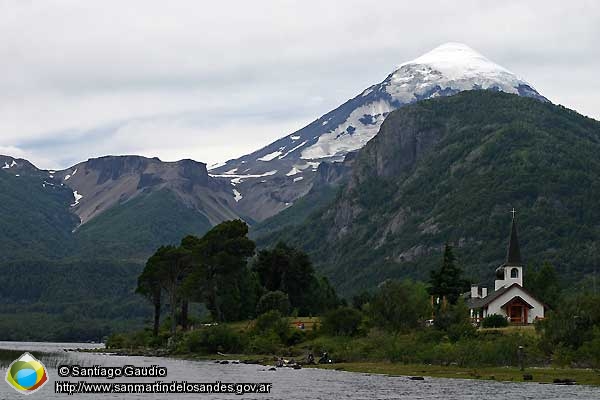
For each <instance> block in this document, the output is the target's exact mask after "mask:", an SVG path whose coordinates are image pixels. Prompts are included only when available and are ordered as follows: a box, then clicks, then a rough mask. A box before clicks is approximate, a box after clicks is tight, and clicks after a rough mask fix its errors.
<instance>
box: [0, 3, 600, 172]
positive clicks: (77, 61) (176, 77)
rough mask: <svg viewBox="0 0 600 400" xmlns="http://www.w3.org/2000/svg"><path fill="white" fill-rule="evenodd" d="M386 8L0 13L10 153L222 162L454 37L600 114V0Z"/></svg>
mask: <svg viewBox="0 0 600 400" xmlns="http://www.w3.org/2000/svg"><path fill="white" fill-rule="evenodd" d="M373 4H375V3H368V2H365V1H343V2H342V1H339V2H334V1H330V2H322V1H321V2H318V1H253V2H248V1H229V2H197V1H170V2H164V1H148V0H145V1H142V0H139V1H127V2H120V1H101V2H100V1H97V2H91V1H89V2H79V1H74V0H73V1H66V0H64V1H58V0H56V1H52V0H48V1H44V2H29V1H20V0H16V1H0V60H2V63H0V93H2V95H1V96H0V151H1V152H3V153H11V154H13V155H16V156H22V157H28V158H30V159H31V160H32V161H33V162H34V163H36V164H38V165H40V166H42V167H47V168H50V167H52V168H59V167H66V166H68V165H70V164H72V163H74V162H76V161H80V160H84V159H86V158H88V157H93V156H99V155H103V154H126V153H130V154H131V153H138V154H143V155H148V156H159V157H161V158H162V159H166V160H174V159H180V158H186V157H191V158H194V159H197V160H200V161H204V162H207V163H214V162H218V161H224V160H226V159H229V158H233V157H237V156H240V155H242V154H245V153H248V152H250V151H253V150H255V149H257V148H259V147H262V146H263V145H265V144H267V143H268V142H269V141H271V140H273V139H276V138H278V137H281V136H283V135H286V134H288V133H291V132H292V131H294V130H296V129H299V128H301V127H302V126H303V125H304V124H306V123H308V122H310V121H311V120H313V119H315V118H317V117H319V116H320V115H322V114H324V113H325V112H327V111H329V110H330V109H332V108H334V107H336V106H337V105H339V104H340V103H342V102H343V101H345V100H347V99H348V98H351V97H353V96H354V95H356V94H358V93H360V92H361V91H362V90H363V89H364V88H366V87H367V86H370V85H371V84H374V83H376V82H379V81H381V80H383V79H384V78H385V76H386V75H387V74H388V73H390V72H391V71H392V70H393V69H394V66H395V65H398V64H400V63H402V62H404V61H407V60H410V59H412V58H416V57H417V56H419V55H421V54H422V53H424V52H426V51H428V50H430V49H431V48H433V47H435V46H437V45H439V44H441V43H444V42H448V41H459V42H464V43H466V44H468V45H470V46H471V47H473V48H475V49H476V50H477V51H479V52H481V53H482V54H484V55H486V56H487V57H488V58H490V59H492V60H494V61H495V62H497V63H499V64H501V65H503V66H505V67H506V68H508V69H510V70H512V71H513V72H515V73H517V74H518V75H519V76H521V77H522V78H523V79H525V80H527V81H529V82H530V83H531V84H533V85H534V86H535V87H536V88H537V89H538V91H540V92H541V93H542V94H544V95H545V96H546V97H548V98H549V99H551V100H552V101H553V102H555V103H560V104H563V105H565V106H567V107H569V108H573V109H575V110H577V111H579V112H580V113H582V114H585V115H589V116H591V117H594V118H596V119H599V118H600V111H598V110H599V106H600V99H599V97H598V93H599V89H600V87H599V86H600V83H599V80H598V79H597V71H600V54H599V52H598V51H597V43H595V42H597V40H598V38H600V6H599V5H598V3H597V2H593V1H572V2H569V3H565V2H562V1H530V2H522V1H504V2H498V3H492V2H481V1H460V2H443V1H429V2H421V3H420V4H414V2H398V1H379V2H377V3H376V5H373Z"/></svg>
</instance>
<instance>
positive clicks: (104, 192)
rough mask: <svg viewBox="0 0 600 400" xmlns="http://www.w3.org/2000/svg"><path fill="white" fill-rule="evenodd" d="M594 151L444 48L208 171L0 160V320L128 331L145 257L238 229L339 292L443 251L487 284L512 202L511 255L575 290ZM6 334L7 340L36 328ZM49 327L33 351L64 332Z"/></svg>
mask: <svg viewBox="0 0 600 400" xmlns="http://www.w3.org/2000/svg"><path fill="white" fill-rule="evenodd" d="M599 143H600V128H599V123H598V122H597V121H594V120H592V119H589V118H585V117H583V116H581V115H579V114H577V113H576V112H574V111H572V110H568V109H566V108H564V107H561V106H556V105H553V104H552V103H550V102H549V101H548V100H547V99H546V98H545V97H544V96H543V95H541V94H540V93H538V91H536V90H535V89H534V88H533V87H532V86H531V85H530V84H529V83H527V82H526V81H525V80H523V79H521V78H519V77H517V76H516V75H515V74H513V73H511V72H510V71H508V70H506V69H505V68H503V67H501V66H499V65H497V64H495V63H493V62H491V61H490V60H488V59H486V58H485V57H483V56H482V55H481V54H479V53H477V52H476V51H474V50H472V49H470V48H469V47H467V46H465V45H462V44H457V43H448V44H445V45H442V46H440V47H437V48H435V49H433V50H432V51H430V52H429V53H426V54H425V55H423V56H421V57H418V58H416V59H415V60H412V61H409V62H406V63H403V64H401V65H400V66H399V67H398V68H397V69H396V70H395V71H394V72H392V73H391V74H389V75H388V76H387V77H386V78H385V79H384V80H383V81H382V82H381V83H378V84H375V85H372V86H370V87H369V88H367V89H365V90H363V91H362V92H361V93H360V94H359V95H357V96H356V97H354V98H353V99H350V100H348V101H347V102H345V103H344V104H342V105H341V106H339V107H338V108H336V109H334V110H332V111H330V112H328V113H326V114H324V115H323V116H322V117H320V118H318V119H316V120H315V121H313V122H312V123H310V124H309V125H307V126H306V127H304V128H302V129H300V130H298V131H296V132H294V133H292V134H289V135H287V136H285V137H283V138H281V139H279V140H277V141H275V142H273V143H272V144H269V145H267V146H265V147H263V148H262V149H260V150H257V151H255V152H253V153H251V154H248V155H245V156H243V157H240V158H238V159H235V160H230V161H227V162H225V163H223V164H222V165H215V166H212V167H210V168H208V169H207V166H206V165H205V164H204V163H201V162H197V161H193V160H180V161H177V162H163V161H161V160H159V159H158V158H146V157H141V156H135V155H130V156H106V157H100V158H95V159H89V160H87V161H84V162H81V163H78V164H76V165H73V166H72V167H69V168H66V169H64V170H42V169H38V168H36V167H35V166H34V165H33V164H32V163H30V162H29V161H27V160H24V159H18V158H13V157H11V156H0V189H1V190H0V204H2V207H0V217H1V218H2V219H1V221H3V222H2V225H1V228H2V229H0V238H1V239H2V241H1V242H0V250H2V251H0V273H1V274H0V276H2V278H0V288H2V290H0V300H2V304H3V306H1V307H0V315H2V316H3V318H4V317H6V318H5V321H13V319H14V318H16V317H15V315H17V314H18V313H24V314H26V315H34V314H35V315H36V316H38V317H39V318H40V319H43V320H44V321H45V324H47V325H48V326H61V327H62V324H63V322H64V321H63V319H64V314H65V310H66V309H68V310H70V313H69V315H88V314H89V318H90V320H89V323H88V324H87V326H88V327H89V329H91V330H87V331H85V330H84V331H82V332H79V333H77V334H75V335H74V336H70V337H68V338H69V339H78V338H84V337H89V336H90V335H96V337H97V336H98V335H101V334H103V333H105V332H106V331H107V330H110V327H111V326H114V321H115V320H119V318H121V319H123V320H136V321H140V318H142V316H144V315H146V311H147V310H146V309H145V306H144V305H143V301H142V300H141V299H138V298H135V299H134V297H135V296H133V287H134V285H135V278H136V276H137V274H139V272H140V270H141V268H142V265H143V263H144V262H145V260H146V259H147V258H148V256H149V255H150V254H152V252H153V251H154V250H155V249H156V248H157V247H158V246H160V245H162V244H168V243H178V242H179V241H180V239H181V238H182V237H183V236H185V235H187V234H196V235H201V234H203V233H204V232H206V231H207V230H208V229H210V227H211V226H214V225H215V224H217V223H219V222H221V221H224V220H230V219H236V218H242V219H244V220H245V221H247V222H248V223H249V224H250V225H251V234H252V236H253V238H254V239H256V240H257V242H258V244H259V245H260V246H268V245H272V244H274V243H275V242H277V241H279V240H285V241H287V242H289V243H291V244H294V245H296V246H299V247H302V248H303V249H304V250H306V251H307V252H308V253H309V254H310V255H311V257H312V259H313V261H314V263H315V264H316V266H317V268H318V269H319V271H320V272H321V273H323V274H325V275H326V276H327V277H328V278H330V280H331V281H332V282H333V283H334V284H335V286H336V287H337V288H338V289H339V290H340V291H341V293H342V294H344V295H351V294H353V293H356V292H357V291H359V290H361V289H368V288H370V287H373V286H374V285H377V284H378V283H380V282H381V281H383V280H385V279H387V278H394V277H406V276H411V277H415V278H420V279H424V278H426V277H427V274H428V271H429V270H430V269H431V268H432V267H433V266H434V265H435V263H436V262H437V258H438V256H439V250H440V248H441V246H443V244H444V243H445V242H446V241H450V242H452V243H454V244H455V245H456V247H458V253H459V258H460V261H461V263H463V264H464V265H465V266H466V268H467V271H468V273H469V274H470V275H471V277H472V278H473V280H475V281H477V280H485V279H487V278H486V277H488V275H490V274H489V271H490V268H492V267H494V266H495V264H496V263H499V262H500V261H501V259H502V254H503V252H504V250H505V249H504V241H505V238H506V234H507V229H508V221H509V220H508V219H507V218H508V217H507V215H508V210H510V209H511V208H512V207H515V208H517V210H518V211H519V213H520V214H519V224H520V225H521V226H522V230H523V231H522V234H521V236H520V237H521V238H522V240H523V243H522V248H523V253H524V256H525V257H526V258H527V259H529V260H532V261H535V262H541V261H543V260H550V261H552V262H554V263H555V264H557V266H558V268H559V270H560V271H561V272H562V273H563V274H565V275H566V276H568V277H569V279H571V280H573V281H575V280H577V279H582V278H584V277H585V276H586V274H589V273H591V272H592V271H593V268H594V265H596V264H597V261H598V260H597V259H596V258H594V257H596V256H595V254H598V245H597V243H598V240H599V238H600V232H599V231H600V215H599V213H598V211H597V208H596V205H595V204H596V203H595V199H597V198H598V196H599V195H600V188H599V187H598V185H597V183H596V181H597V180H596V178H595V177H596V176H597V175H598V174H599V173H600V165H599V164H598V162H597V160H596V159H597V157H596V156H595V154H597V152H598V151H599V150H600V148H599ZM505 225H506V226H505ZM23 271H29V273H28V274H24V273H23ZM32 275H35V279H33V278H32ZM7 288H10V290H8V289H7ZM117 303H119V304H121V306H119V307H117V306H115V305H114V304H117ZM98 304H101V305H103V306H102V307H100V306H98ZM125 305H127V307H125ZM49 309H50V310H51V311H48V310H49ZM91 310H93V312H92V311H91ZM13 325H14V324H13ZM11 326H12V325H11ZM18 326H19V327H21V328H19V329H21V330H20V331H18V332H17V331H15V332H14V337H19V338H23V337H25V336H23V335H24V334H25V333H24V332H27V331H31V330H32V329H31V327H28V326H27V325H20V323H19V325H18ZM2 329H3V325H2V324H0V336H3V337H6V338H9V337H13V336H11V335H6V334H4V335H1V333H2ZM14 329H16V328H14ZM61 332H62V331H61ZM54 333H55V335H54V336H52V335H51V336H48V337H45V339H53V340H56V339H60V338H66V336H65V335H62V334H60V333H56V332H54Z"/></svg>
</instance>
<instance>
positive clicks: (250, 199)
mask: <svg viewBox="0 0 600 400" xmlns="http://www.w3.org/2000/svg"><path fill="white" fill-rule="evenodd" d="M472 89H488V90H492V91H503V92H507V93H515V94H519V95H521V96H525V97H532V98H536V99H538V100H541V101H547V100H546V99H545V98H544V97H543V96H541V95H540V94H539V93H537V91H536V90H535V89H533V88H532V87H531V85H529V84H528V83H527V82H525V81H524V80H522V79H520V78H518V77H517V76H516V75H514V74H513V73H511V72H510V71H508V70H506V69H505V68H503V67H501V66H499V65H497V64H495V63H493V62H491V61H490V60H488V59H486V58H485V57H483V56H482V55H481V54H479V53H477V52H476V51H474V50H473V49H471V48H469V47H468V46H466V45H464V44H460V43H447V44H445V45H442V46H439V47H437V48H435V49H433V50H432V51H430V52H429V53H427V54H425V55H423V56H421V57H419V58H417V59H415V60H412V61H409V62H406V63H404V64H402V65H401V66H400V67H399V68H398V69H397V70H396V71H394V72H393V73H392V74H390V75H389V76H388V77H387V78H386V79H385V80H384V81H383V82H381V83H379V84H376V85H373V86H371V87H369V88H367V89H366V90H364V91H363V92H362V93H360V94H359V95H358V96H356V97H355V98H353V99H351V100H348V101H347V102H346V103H344V104H342V105H341V106H340V107H338V108H336V109H335V110H333V111H331V112H329V113H327V114H325V115H323V116H322V117H320V118H319V119H317V120H315V121H313V122H312V123H311V124H309V125H307V126H306V127H304V128H302V129H300V130H299V131H297V132H294V133H293V134H291V135H288V136H286V137H284V138H282V139H279V140H277V141H275V142H273V143H272V144H270V145H268V146H266V147H264V148H262V149H260V150H258V151H256V152H254V153H251V154H248V155H246V156H243V157H240V158H238V159H236V160H230V161H228V162H226V163H225V164H224V165H221V166H218V167H214V168H212V169H211V171H210V172H211V174H213V175H214V176H216V177H219V178H221V179H226V180H228V181H230V182H231V184H232V185H233V186H234V187H235V189H236V191H237V192H238V193H239V196H237V197H236V199H237V209H238V211H239V213H240V214H242V215H247V216H249V217H251V218H253V219H254V220H257V221H261V220H263V219H265V218H267V217H270V216H272V215H274V214H276V213H278V212H280V211H281V210H283V209H285V208H286V207H289V206H290V205H291V204H292V203H293V202H295V201H296V200H297V199H298V198H300V197H302V196H304V195H305V194H307V193H308V192H309V191H310V189H311V187H312V183H313V181H314V178H315V173H316V172H317V167H318V165H319V164H320V163H321V162H323V161H338V162H339V161H341V160H343V158H344V157H345V155H346V154H348V153H349V152H352V151H356V150H358V149H360V148H362V147H363V146H364V145H365V144H366V143H367V142H368V141H369V140H370V139H371V138H373V137H374V136H375V135H376V134H377V132H378V130H379V127H380V126H381V124H382V122H383V120H384V119H385V117H386V116H387V115H388V114H389V113H390V112H391V111H393V110H396V109H398V108H400V107H402V106H404V105H407V104H411V103H414V102H416V101H419V100H424V99H429V98H435V97H440V96H450V95H454V94H456V93H458V92H460V91H463V90H472Z"/></svg>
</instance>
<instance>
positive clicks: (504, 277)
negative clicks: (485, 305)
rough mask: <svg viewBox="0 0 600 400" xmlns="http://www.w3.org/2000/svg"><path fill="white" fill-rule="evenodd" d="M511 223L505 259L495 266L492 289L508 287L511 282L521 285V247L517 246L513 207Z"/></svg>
mask: <svg viewBox="0 0 600 400" xmlns="http://www.w3.org/2000/svg"><path fill="white" fill-rule="evenodd" d="M511 213H512V215H513V216H512V225H511V227H510V237H509V239H508V249H507V250H506V261H505V262H504V264H502V265H501V266H499V267H498V268H496V280H495V282H494V290H499V289H501V288H503V287H509V286H510V285H512V284H513V283H516V284H518V285H519V286H523V262H522V260H521V249H520V248H519V238H518V236H517V221H516V217H515V214H516V213H517V212H516V211H515V209H514V208H513V209H512V211H511Z"/></svg>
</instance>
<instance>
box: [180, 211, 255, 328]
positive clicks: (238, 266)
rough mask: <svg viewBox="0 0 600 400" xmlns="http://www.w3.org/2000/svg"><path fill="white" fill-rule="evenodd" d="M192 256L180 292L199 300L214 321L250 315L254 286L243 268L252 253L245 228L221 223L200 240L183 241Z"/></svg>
mask: <svg viewBox="0 0 600 400" xmlns="http://www.w3.org/2000/svg"><path fill="white" fill-rule="evenodd" d="M184 246H186V247H188V248H189V249H190V251H191V252H192V255H193V265H194V267H193V270H192V272H191V273H190V274H189V277H187V278H186V281H187V282H186V283H184V287H185V289H184V291H185V292H186V293H187V294H188V295H189V296H191V297H193V298H195V299H202V300H203V301H204V303H205V304H206V307H207V308H208V309H209V311H210V312H211V315H212V317H213V319H214V320H215V321H232V320H237V319H241V318H247V317H248V316H250V315H253V313H254V308H255V304H256V285H255V284H254V282H255V281H254V278H253V276H252V274H251V273H250V271H249V270H248V268H247V259H248V257H251V256H252V255H253V254H254V248H255V245H254V242H252V241H251V240H250V239H248V225H246V223H245V222H243V221H241V220H234V221H225V222H222V223H221V224H219V225H217V226H215V227H214V228H212V229H211V230H210V231H208V232H207V233H206V234H205V235H204V236H203V237H202V238H200V239H192V238H187V239H184Z"/></svg>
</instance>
